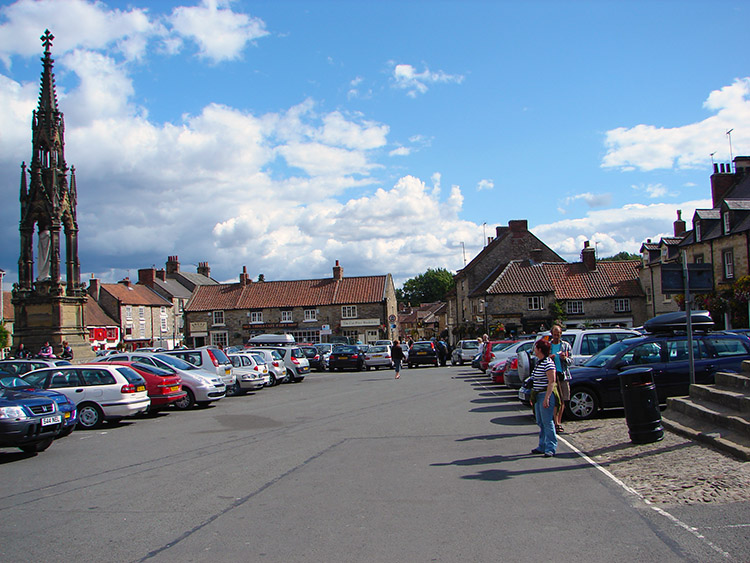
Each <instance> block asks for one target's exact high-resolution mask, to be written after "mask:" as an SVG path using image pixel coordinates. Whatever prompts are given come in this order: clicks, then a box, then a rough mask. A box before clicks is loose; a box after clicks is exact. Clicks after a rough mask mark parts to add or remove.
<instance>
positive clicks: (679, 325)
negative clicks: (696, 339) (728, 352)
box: [643, 310, 714, 333]
mask: <svg viewBox="0 0 750 563" xmlns="http://www.w3.org/2000/svg"><path fill="white" fill-rule="evenodd" d="M690 323H691V325H692V328H693V330H694V331H708V330H711V329H712V328H713V327H714V320H713V319H712V318H711V313H709V312H708V311H702V310H699V311H691V312H690ZM643 328H644V330H645V331H646V332H650V333H654V332H685V331H686V330H687V312H685V311H675V312H673V313H664V314H663V315H657V316H655V317H654V318H653V319H649V320H647V321H646V322H645V323H643Z"/></svg>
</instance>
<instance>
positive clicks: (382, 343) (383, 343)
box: [374, 340, 393, 346]
mask: <svg viewBox="0 0 750 563" xmlns="http://www.w3.org/2000/svg"><path fill="white" fill-rule="evenodd" d="M374 345H375V346H393V340H376V341H375V344H374Z"/></svg>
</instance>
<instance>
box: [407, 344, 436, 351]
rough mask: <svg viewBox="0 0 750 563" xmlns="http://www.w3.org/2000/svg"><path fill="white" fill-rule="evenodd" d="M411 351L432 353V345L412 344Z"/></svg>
mask: <svg viewBox="0 0 750 563" xmlns="http://www.w3.org/2000/svg"><path fill="white" fill-rule="evenodd" d="M411 349H412V350H419V351H425V350H427V351H430V352H431V351H432V345H431V344H429V343H428V342H417V343H416V344H414V346H412V347H411Z"/></svg>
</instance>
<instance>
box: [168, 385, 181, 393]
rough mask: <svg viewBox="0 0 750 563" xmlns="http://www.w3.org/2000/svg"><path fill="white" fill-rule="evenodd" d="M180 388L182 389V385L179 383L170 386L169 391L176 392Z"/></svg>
mask: <svg viewBox="0 0 750 563" xmlns="http://www.w3.org/2000/svg"><path fill="white" fill-rule="evenodd" d="M179 390H180V386H179V385H175V386H174V387H170V388H169V392H170V393H176V392H177V391H179Z"/></svg>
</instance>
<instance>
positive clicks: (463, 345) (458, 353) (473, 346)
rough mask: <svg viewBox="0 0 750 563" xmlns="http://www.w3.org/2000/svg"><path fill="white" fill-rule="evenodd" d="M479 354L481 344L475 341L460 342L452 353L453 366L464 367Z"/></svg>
mask: <svg viewBox="0 0 750 563" xmlns="http://www.w3.org/2000/svg"><path fill="white" fill-rule="evenodd" d="M478 352H479V342H477V340H476V339H473V340H459V341H458V343H457V344H456V347H455V348H454V349H453V352H452V353H451V364H453V365H454V366H455V365H464V364H465V363H466V362H471V361H472V360H473V359H474V356H476V355H477V353H478Z"/></svg>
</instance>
